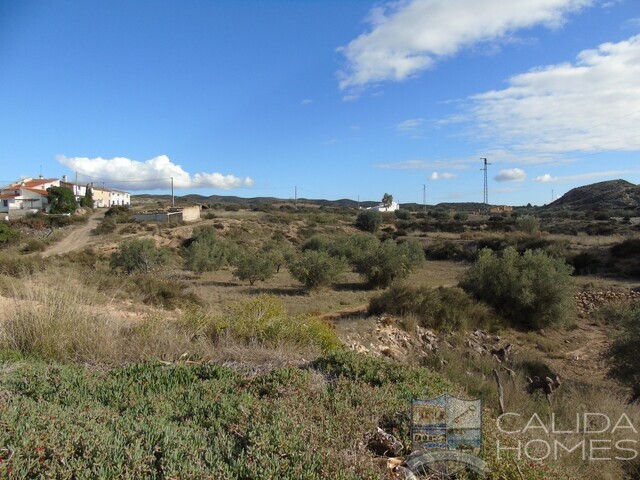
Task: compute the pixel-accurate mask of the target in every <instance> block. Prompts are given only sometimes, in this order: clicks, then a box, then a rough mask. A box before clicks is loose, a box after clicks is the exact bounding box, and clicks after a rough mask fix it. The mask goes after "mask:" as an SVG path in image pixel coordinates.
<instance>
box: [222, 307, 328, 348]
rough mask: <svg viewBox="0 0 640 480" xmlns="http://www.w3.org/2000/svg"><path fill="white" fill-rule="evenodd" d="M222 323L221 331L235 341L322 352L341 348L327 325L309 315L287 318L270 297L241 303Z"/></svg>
mask: <svg viewBox="0 0 640 480" xmlns="http://www.w3.org/2000/svg"><path fill="white" fill-rule="evenodd" d="M225 321H226V326H224V327H223V329H224V331H225V332H226V333H228V334H230V335H231V336H232V337H233V338H235V339H238V340H245V341H248V342H256V341H258V342H260V343H266V344H269V345H272V346H277V345H283V344H289V345H296V344H297V345H299V346H316V347H319V348H320V349H321V350H322V351H325V352H327V351H331V350H335V349H337V348H339V347H340V346H341V343H340V340H339V339H338V336H337V335H336V332H335V331H334V330H333V328H331V326H330V325H329V324H328V323H325V322H324V321H322V320H320V319H319V318H317V317H313V316H309V315H299V316H289V315H287V313H286V310H285V307H284V304H283V303H282V301H281V300H280V299H278V298H277V297H274V296H273V295H260V296H258V297H257V298H255V299H254V300H250V301H246V302H244V303H242V304H241V305H239V306H238V307H236V308H234V309H233V310H232V311H231V312H230V314H229V315H228V316H227V317H226V320H225Z"/></svg>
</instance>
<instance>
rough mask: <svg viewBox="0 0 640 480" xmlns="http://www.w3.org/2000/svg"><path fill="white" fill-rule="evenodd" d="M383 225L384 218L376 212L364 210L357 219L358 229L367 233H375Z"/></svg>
mask: <svg viewBox="0 0 640 480" xmlns="http://www.w3.org/2000/svg"><path fill="white" fill-rule="evenodd" d="M381 223H382V216H381V215H380V212H377V211H375V210H364V211H362V212H360V213H359V214H358V216H357V217H356V227H358V228H359V229H360V230H363V231H365V232H371V233H374V232H375V231H376V230H378V228H379V227H380V224H381Z"/></svg>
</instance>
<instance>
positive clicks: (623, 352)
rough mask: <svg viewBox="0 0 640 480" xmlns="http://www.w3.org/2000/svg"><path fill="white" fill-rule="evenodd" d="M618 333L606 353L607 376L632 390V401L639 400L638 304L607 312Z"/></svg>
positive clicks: (639, 344) (639, 331) (639, 305)
mask: <svg viewBox="0 0 640 480" xmlns="http://www.w3.org/2000/svg"><path fill="white" fill-rule="evenodd" d="M608 317H609V320H611V321H612V323H614V324H615V325H616V326H617V327H619V331H618V333H617V335H616V336H615V340H614V342H613V344H612V345H611V347H610V348H609V351H608V356H609V357H610V359H611V365H610V371H609V375H610V376H611V377H613V378H615V379H616V380H618V381H620V382H621V383H622V384H624V385H627V386H629V387H631V388H632V389H633V398H632V400H633V401H637V400H638V399H639V398H640V356H639V355H638V352H639V351H640V304H638V303H635V304H628V305H624V306H620V307H618V308H616V309H611V310H610V311H609V312H608Z"/></svg>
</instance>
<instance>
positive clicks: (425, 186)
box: [422, 183, 427, 213]
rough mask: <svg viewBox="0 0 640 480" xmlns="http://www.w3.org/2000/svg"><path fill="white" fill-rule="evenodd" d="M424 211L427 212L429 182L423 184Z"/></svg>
mask: <svg viewBox="0 0 640 480" xmlns="http://www.w3.org/2000/svg"><path fill="white" fill-rule="evenodd" d="M422 211H423V212H424V213H427V184H426V183H423V184H422Z"/></svg>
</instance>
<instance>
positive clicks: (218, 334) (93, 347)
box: [0, 271, 339, 364]
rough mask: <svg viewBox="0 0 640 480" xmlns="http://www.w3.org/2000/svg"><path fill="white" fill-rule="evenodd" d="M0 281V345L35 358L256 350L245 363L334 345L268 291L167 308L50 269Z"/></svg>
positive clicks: (95, 359) (116, 360)
mask: <svg viewBox="0 0 640 480" xmlns="http://www.w3.org/2000/svg"><path fill="white" fill-rule="evenodd" d="M67 273H68V272H67ZM3 283H5V289H4V292H5V294H6V295H7V297H0V307H2V308H1V309H0V348H8V349H11V350H17V351H20V352H22V353H23V354H25V355H33V356H36V357H39V358H45V359H51V360H57V361H62V362H82V363H92V364H93V363H107V364H124V363H129V362H138V361H143V360H149V359H162V360H166V361H175V360H176V359H178V358H181V357H182V358H184V357H185V355H186V356H195V357H197V358H205V359H212V358H216V359H220V358H222V357H221V355H222V356H224V353H223V352H229V353H232V352H234V351H241V352H244V354H246V353H247V352H248V351H249V349H253V350H255V351H256V352H262V353H261V354H258V353H256V354H254V355H248V356H247V355H245V357H248V358H245V362H249V363H251V361H252V360H251V359H252V358H253V359H255V360H258V359H263V358H271V359H273V358H279V359H283V358H285V357H289V358H292V359H294V360H295V359H297V358H302V357H303V356H306V357H307V358H309V357H310V356H312V355H311V352H315V354H318V353H319V352H320V351H322V350H328V349H331V348H334V347H335V346H337V345H338V343H339V342H338V340H337V337H336V336H335V333H334V332H333V331H332V330H331V328H330V327H329V326H328V325H326V324H325V323H323V322H322V321H321V320H318V319H317V318H315V317H310V316H301V315H290V314H288V313H287V312H286V311H285V307H284V305H283V304H282V302H280V301H279V300H278V299H277V298H276V297H264V296H255V295H254V296H252V297H249V298H252V300H247V297H244V299H242V300H243V301H240V299H239V301H238V302H233V304H232V306H231V307H229V305H230V304H229V303H227V304H226V305H227V307H226V308H225V309H223V310H222V311H220V312H215V311H212V310H209V309H206V308H199V307H195V306H191V307H189V308H188V309H186V310H180V309H177V310H175V311H172V312H167V311H165V310H159V309H157V308H153V307H145V306H141V305H138V304H130V303H129V302H123V301H121V300H117V299H116V298H115V297H108V296H106V295H104V294H103V293H101V292H99V291H98V289H97V288H96V287H95V286H92V285H91V284H88V285H87V284H82V283H81V282H80V281H79V280H77V279H75V278H72V277H68V276H67V277H66V278H65V277H63V276H62V274H61V273H57V274H56V273H54V272H53V271H52V272H45V273H42V274H37V275H33V276H31V277H30V278H27V279H21V280H20V281H15V280H11V279H9V280H7V281H6V282H3ZM265 352H266V353H265ZM233 357H234V358H239V357H240V355H239V354H236V355H233ZM275 363H276V364H279V363H282V362H281V361H278V362H275Z"/></svg>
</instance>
